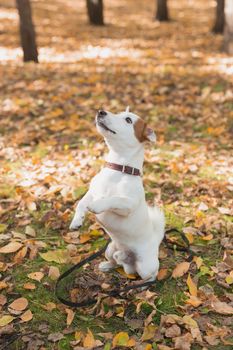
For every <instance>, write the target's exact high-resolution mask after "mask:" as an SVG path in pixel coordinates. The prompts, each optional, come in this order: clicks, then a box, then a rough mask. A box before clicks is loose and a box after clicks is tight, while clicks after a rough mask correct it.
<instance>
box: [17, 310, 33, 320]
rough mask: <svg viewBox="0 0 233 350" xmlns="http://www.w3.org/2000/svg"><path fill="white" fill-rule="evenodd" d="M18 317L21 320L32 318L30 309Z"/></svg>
mask: <svg viewBox="0 0 233 350" xmlns="http://www.w3.org/2000/svg"><path fill="white" fill-rule="evenodd" d="M20 318H21V320H22V321H23V322H28V321H31V319H32V318H33V314H32V312H31V310H27V311H25V312H24V313H23V314H22V315H21V316H20Z"/></svg>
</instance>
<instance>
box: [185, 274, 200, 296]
mask: <svg viewBox="0 0 233 350" xmlns="http://www.w3.org/2000/svg"><path fill="white" fill-rule="evenodd" d="M186 283H187V285H188V288H189V293H190V294H191V295H193V296H194V297H197V286H196V284H195V283H194V282H193V280H192V278H191V276H190V274H189V275H188V278H187V281H186Z"/></svg>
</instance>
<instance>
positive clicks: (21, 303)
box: [9, 298, 28, 311]
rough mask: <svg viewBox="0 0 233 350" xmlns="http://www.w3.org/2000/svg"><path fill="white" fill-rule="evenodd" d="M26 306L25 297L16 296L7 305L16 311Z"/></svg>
mask: <svg viewBox="0 0 233 350" xmlns="http://www.w3.org/2000/svg"><path fill="white" fill-rule="evenodd" d="M27 306H28V301H27V299H26V298H18V299H15V300H14V301H13V302H12V303H11V304H10V305H9V307H10V308H11V309H13V310H16V311H23V310H25V309H26V307H27Z"/></svg>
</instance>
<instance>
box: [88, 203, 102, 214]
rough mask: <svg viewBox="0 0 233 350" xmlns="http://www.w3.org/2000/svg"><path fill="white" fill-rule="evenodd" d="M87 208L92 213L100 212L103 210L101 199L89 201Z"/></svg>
mask: <svg viewBox="0 0 233 350" xmlns="http://www.w3.org/2000/svg"><path fill="white" fill-rule="evenodd" d="M87 208H88V210H89V211H90V212H92V213H94V214H100V213H102V212H103V211H104V208H103V205H102V201H101V200H97V201H94V202H92V203H90V204H89V205H88V207H87Z"/></svg>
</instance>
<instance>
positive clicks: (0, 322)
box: [0, 315, 15, 327]
mask: <svg viewBox="0 0 233 350" xmlns="http://www.w3.org/2000/svg"><path fill="white" fill-rule="evenodd" d="M14 319H15V317H13V316H11V315H3V316H2V317H0V327H4V326H6V325H7V324H8V323H11V322H12V321H13V320H14Z"/></svg>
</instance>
